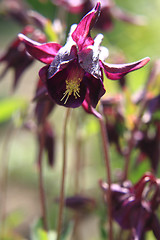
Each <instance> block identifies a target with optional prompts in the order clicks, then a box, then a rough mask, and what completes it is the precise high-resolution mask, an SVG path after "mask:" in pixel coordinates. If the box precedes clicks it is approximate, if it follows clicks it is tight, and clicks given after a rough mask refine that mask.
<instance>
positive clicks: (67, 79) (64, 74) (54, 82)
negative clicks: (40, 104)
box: [46, 61, 86, 108]
mask: <svg viewBox="0 0 160 240" xmlns="http://www.w3.org/2000/svg"><path fill="white" fill-rule="evenodd" d="M84 73H85V72H84V70H83V69H82V68H81V67H80V66H79V65H78V63H77V62H76V61H72V62H70V63H69V64H68V65H67V66H66V68H64V69H62V70H60V71H58V72H57V73H56V74H54V76H53V77H52V78H50V79H47V82H46V86H47V89H48V92H49V94H50V96H51V97H52V99H54V100H55V102H56V103H57V104H59V105H62V106H64V107H72V108H76V107H79V106H80V105H81V104H82V102H83V100H84V98H85V95H86V85H85V80H84V79H83V77H84Z"/></svg>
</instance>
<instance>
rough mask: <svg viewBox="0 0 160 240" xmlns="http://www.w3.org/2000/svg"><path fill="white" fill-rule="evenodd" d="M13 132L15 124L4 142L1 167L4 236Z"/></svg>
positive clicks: (0, 210)
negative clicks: (10, 146) (10, 147)
mask: <svg viewBox="0 0 160 240" xmlns="http://www.w3.org/2000/svg"><path fill="white" fill-rule="evenodd" d="M12 134H13V126H12V125H11V126H9V128H8V130H7V133H6V136H5V139H4V142H3V148H2V149H3V150H2V155H1V162H0V163H1V169H0V203H1V205H0V226H1V227H0V232H1V234H2V236H3V231H4V229H5V215H6V204H7V188H8V170H9V169H8V167H9V166H8V165H9V145H10V140H11V136H12Z"/></svg>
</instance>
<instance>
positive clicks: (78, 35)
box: [19, 2, 150, 108]
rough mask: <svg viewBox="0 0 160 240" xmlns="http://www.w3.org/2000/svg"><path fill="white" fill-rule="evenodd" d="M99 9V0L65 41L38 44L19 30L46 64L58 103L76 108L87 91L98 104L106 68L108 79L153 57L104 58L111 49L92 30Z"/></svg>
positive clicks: (44, 77)
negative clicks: (122, 61) (121, 60)
mask: <svg viewBox="0 0 160 240" xmlns="http://www.w3.org/2000/svg"><path fill="white" fill-rule="evenodd" d="M99 13H100V2H98V3H97V5H96V7H95V8H93V9H92V10H91V11H90V12H89V13H88V14H86V15H85V16H84V17H83V19H82V20H81V21H80V23H79V24H78V25H76V26H75V25H73V26H72V27H71V31H70V34H69V37H68V39H67V42H66V44H65V45H64V46H63V47H62V46H61V45H59V44H58V43H46V44H39V43H37V42H35V41H32V40H30V39H29V38H27V37H26V36H24V35H23V34H19V38H20V40H21V41H23V42H24V43H25V46H26V49H27V51H28V52H29V53H30V54H31V55H32V56H33V57H34V58H36V59H38V60H40V61H41V62H43V63H46V64H47V65H46V66H45V67H43V68H42V69H41V70H40V72H39V75H40V78H41V80H42V81H43V82H44V83H45V85H46V87H47V89H48V93H49V95H50V96H51V98H52V99H53V100H54V101H55V102H56V103H57V104H59V105H62V106H65V107H72V108H76V107H79V106H80V105H82V103H83V101H84V100H85V97H86V94H88V95H89V98H90V104H91V106H92V107H94V108H95V107H96V105H97V103H98V101H99V99H100V98H101V97H102V96H103V95H104V93H105V89H104V85H103V72H102V70H103V69H104V72H105V74H106V76H107V77H108V78H109V79H112V80H117V79H121V78H122V77H123V76H124V75H126V74H127V73H128V72H131V71H134V70H136V69H139V68H141V67H143V66H144V65H145V64H146V63H147V62H148V61H149V60H150V59H149V58H148V57H147V58H144V59H141V60H139V61H137V62H133V63H129V64H107V63H105V62H104V60H105V58H106V57H107V56H108V50H107V49H106V48H104V47H101V46H100V44H101V42H102V39H103V35H102V34H99V35H97V37H96V38H95V39H93V38H92V37H91V35H90V30H91V29H92V27H93V26H94V24H95V23H96V21H97V19H98V16H99Z"/></svg>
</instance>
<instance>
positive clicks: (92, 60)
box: [78, 34, 103, 78]
mask: <svg viewBox="0 0 160 240" xmlns="http://www.w3.org/2000/svg"><path fill="white" fill-rule="evenodd" d="M102 39H103V35H102V34H98V35H97V37H96V38H95V39H94V45H92V46H90V47H89V48H86V49H83V50H82V51H80V52H79V53H78V61H79V64H80V66H81V67H82V68H83V69H84V70H85V71H86V72H88V73H90V74H91V75H93V76H94V77H96V78H100V77H101V71H100V64H99V56H100V53H101V48H100V44H101V42H102Z"/></svg>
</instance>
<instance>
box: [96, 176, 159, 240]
mask: <svg viewBox="0 0 160 240" xmlns="http://www.w3.org/2000/svg"><path fill="white" fill-rule="evenodd" d="M159 184H160V182H159V179H157V178H156V177H155V176H154V175H153V174H151V173H146V174H144V175H143V176H142V178H141V179H140V180H139V181H138V182H137V183H136V184H134V185H132V184H131V183H130V182H128V181H126V182H123V183H122V184H121V185H120V184H116V183H114V184H111V196H112V216H113V218H114V220H115V221H116V222H118V224H119V225H120V226H121V228H122V229H130V230H133V236H132V237H133V238H132V239H134V240H142V239H144V236H145V233H146V231H148V230H152V231H153V233H154V235H155V237H156V239H157V240H158V239H160V223H159V220H158V217H157V216H156V213H155V212H156V210H157V208H158V206H159V203H160V185H159ZM100 185H101V188H102V189H103V191H104V194H105V199H106V193H107V191H108V184H107V183H105V182H100Z"/></svg>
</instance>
